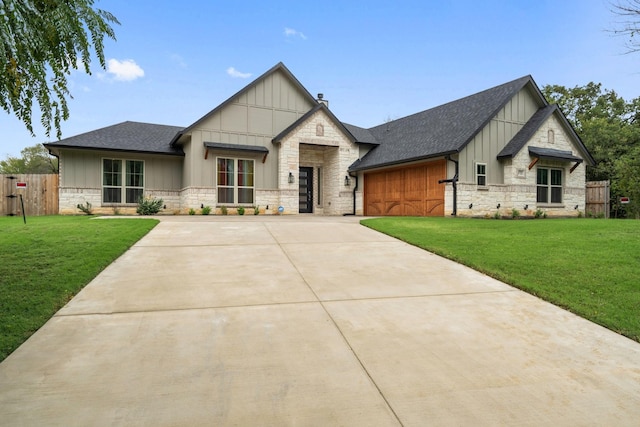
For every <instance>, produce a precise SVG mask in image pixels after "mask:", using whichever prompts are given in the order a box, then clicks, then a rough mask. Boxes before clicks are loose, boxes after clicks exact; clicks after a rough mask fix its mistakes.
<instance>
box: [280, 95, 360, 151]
mask: <svg viewBox="0 0 640 427" xmlns="http://www.w3.org/2000/svg"><path fill="white" fill-rule="evenodd" d="M318 111H323V112H324V113H325V114H326V115H327V117H329V120H331V121H332V122H333V124H334V125H336V126H337V127H338V129H340V131H342V133H344V135H345V136H346V137H347V138H348V139H349V141H351V142H356V138H355V137H354V136H353V135H352V134H351V132H349V130H348V129H347V128H346V127H345V126H344V125H343V124H342V122H341V121H340V120H338V118H337V117H336V116H335V114H333V113H332V112H331V110H329V108H328V107H327V106H326V105H324V104H323V103H318V105H316V106H315V107H313V108H312V109H311V110H309V111H307V112H306V113H305V114H304V115H302V116H301V117H300V118H299V119H298V120H296V121H295V122H293V123H292V124H291V125H289V126H288V127H287V128H286V129H284V130H283V131H282V132H280V133H279V134H278V135H276V136H274V137H273V139H272V140H271V142H272V143H273V144H279V143H280V142H282V140H283V139H284V138H286V137H287V135H289V134H290V133H291V132H293V131H294V130H295V129H296V128H297V127H298V126H300V125H301V124H303V123H304V122H305V121H307V120H308V119H309V118H310V117H311V116H313V115H314V114H316V113H317V112H318Z"/></svg>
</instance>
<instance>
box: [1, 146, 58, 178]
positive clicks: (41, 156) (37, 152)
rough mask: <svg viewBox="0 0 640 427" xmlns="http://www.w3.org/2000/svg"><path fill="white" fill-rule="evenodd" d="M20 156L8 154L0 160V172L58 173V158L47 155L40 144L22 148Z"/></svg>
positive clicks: (47, 152)
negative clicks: (4, 158)
mask: <svg viewBox="0 0 640 427" xmlns="http://www.w3.org/2000/svg"><path fill="white" fill-rule="evenodd" d="M20 154H21V155H22V157H11V156H8V157H7V158H6V160H0V173H5V174H18V173H58V159H56V158H55V157H53V156H50V155H49V151H48V150H47V149H46V148H45V146H44V145H42V144H36V145H34V146H32V147H27V148H25V149H23V150H22V151H21V152H20Z"/></svg>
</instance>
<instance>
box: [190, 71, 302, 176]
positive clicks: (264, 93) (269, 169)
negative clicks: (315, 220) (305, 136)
mask: <svg viewBox="0 0 640 427" xmlns="http://www.w3.org/2000/svg"><path fill="white" fill-rule="evenodd" d="M313 106H314V103H313V102H312V101H311V100H309V97H308V95H306V94H304V93H302V92H301V91H300V89H299V88H298V87H297V86H295V85H294V84H293V82H292V81H291V80H290V79H289V78H288V77H287V76H286V75H285V74H284V73H283V72H281V71H278V72H276V73H273V74H271V75H268V76H266V77H265V78H264V79H263V80H261V81H258V82H257V83H256V84H255V85H253V86H251V87H248V88H247V89H246V90H245V91H243V92H242V93H240V94H238V95H237V96H236V97H235V98H234V99H232V100H231V101H230V102H228V103H226V104H224V105H223V106H222V107H221V108H220V109H219V110H217V111H214V112H213V114H210V115H209V116H208V117H205V118H203V119H202V120H201V121H200V122H199V123H197V125H196V126H195V128H194V129H193V130H192V131H191V132H190V134H191V135H190V136H191V140H190V142H188V143H186V144H185V153H186V155H187V158H188V159H189V166H188V169H189V171H188V172H186V171H185V172H186V173H185V186H186V187H213V186H215V161H216V160H215V159H216V157H219V156H220V155H224V156H231V157H238V158H247V159H254V160H255V182H256V188H257V189H277V188H278V152H277V147H276V146H275V145H274V144H272V143H271V140H272V139H273V137H274V136H276V135H277V134H279V133H280V132H282V131H283V130H284V129H286V128H287V127H288V126H290V125H291V124H292V123H293V122H295V121H296V120H298V119H299V118H300V117H302V116H303V115H304V114H305V113H307V112H308V111H309V110H310V109H311V108H313ZM204 142H213V143H224V144H238V145H251V146H261V147H266V148H268V149H269V155H268V156H267V158H266V161H265V163H262V160H263V157H264V156H263V155H261V154H256V153H246V154H245V153H241V152H236V151H231V152H223V151H217V150H209V153H208V155H207V159H205V158H204V156H205V148H204ZM186 145H189V146H190V147H188V148H187V147H186Z"/></svg>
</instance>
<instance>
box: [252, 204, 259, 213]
mask: <svg viewBox="0 0 640 427" xmlns="http://www.w3.org/2000/svg"><path fill="white" fill-rule="evenodd" d="M259 213H260V206H256V207H255V208H253V214H254V215H258V214H259Z"/></svg>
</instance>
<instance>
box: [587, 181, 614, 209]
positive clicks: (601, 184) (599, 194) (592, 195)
mask: <svg viewBox="0 0 640 427" xmlns="http://www.w3.org/2000/svg"><path fill="white" fill-rule="evenodd" d="M586 188H587V194H586V208H585V209H586V211H587V212H586V213H587V214H590V215H592V216H596V217H598V216H604V217H605V218H609V202H610V200H609V197H610V195H609V190H610V188H609V181H590V182H587V185H586Z"/></svg>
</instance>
